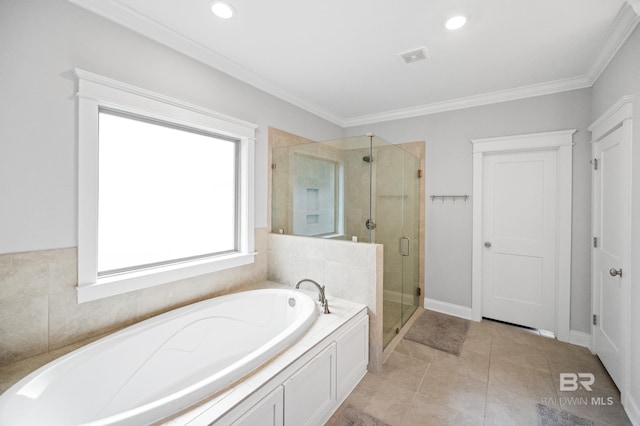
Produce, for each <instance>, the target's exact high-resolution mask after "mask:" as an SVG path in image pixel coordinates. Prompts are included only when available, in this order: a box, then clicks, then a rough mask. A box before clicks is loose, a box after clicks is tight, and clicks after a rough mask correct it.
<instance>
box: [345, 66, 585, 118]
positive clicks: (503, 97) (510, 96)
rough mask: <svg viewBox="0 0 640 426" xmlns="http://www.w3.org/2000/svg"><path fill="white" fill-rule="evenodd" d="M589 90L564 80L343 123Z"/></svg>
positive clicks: (581, 79)
mask: <svg viewBox="0 0 640 426" xmlns="http://www.w3.org/2000/svg"><path fill="white" fill-rule="evenodd" d="M589 86H590V84H589V83H588V82H587V81H586V79H585V78H584V77H574V78H567V79H563V80H556V81H551V82H547V83H540V84H532V85H529V86H522V87H517V88H514V89H506V90H499V91H496V92H490V93H483V94H480V95H473V96H467V97H464V98H457V99H451V100H447V101H442V102H435V103H430V104H425V105H418V106H416V107H412V108H404V109H399V110H394V111H387V112H382V113H379V114H369V115H362V116H359V117H353V118H348V119H346V120H344V127H353V126H360V125H363V124H374V123H380V122H382V121H391V120H400V119H403V118H413V117H419V116H422V115H430V114H437V113H440V112H446V111H454V110H458V109H464V108H472V107H477V106H483V105H490V104H497V103H500V102H509V101H515V100H519V99H526V98H532V97H535V96H543V95H550V94H553V93H560V92H567V91H570V90H577V89H584V88H586V87H589Z"/></svg>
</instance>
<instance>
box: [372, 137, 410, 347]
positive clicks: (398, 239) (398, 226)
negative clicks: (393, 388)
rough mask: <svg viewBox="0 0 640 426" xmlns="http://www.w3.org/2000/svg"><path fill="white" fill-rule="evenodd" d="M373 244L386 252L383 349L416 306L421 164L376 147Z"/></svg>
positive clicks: (388, 148)
mask: <svg viewBox="0 0 640 426" xmlns="http://www.w3.org/2000/svg"><path fill="white" fill-rule="evenodd" d="M373 157H374V159H375V161H374V162H373V167H374V169H375V174H374V176H375V181H374V191H373V197H372V202H373V203H374V211H375V221H376V229H375V242H376V243H379V244H383V246H384V276H383V281H384V292H383V344H384V346H386V345H387V344H388V343H389V342H390V341H391V340H392V339H393V337H395V335H396V334H397V333H398V332H399V330H400V328H402V326H403V325H404V324H405V323H406V322H407V320H408V319H409V317H410V316H411V314H413V312H415V310H416V308H417V306H418V296H417V288H418V285H419V284H418V274H419V260H418V259H419V217H418V215H419V213H418V212H419V203H418V200H419V195H420V194H419V180H418V175H417V174H418V167H419V160H418V158H416V157H415V156H413V155H411V154H410V153H408V152H407V151H405V150H404V149H401V148H399V147H397V146H395V145H391V144H387V145H384V146H378V147H374V155H373Z"/></svg>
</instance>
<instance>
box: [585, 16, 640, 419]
mask: <svg viewBox="0 0 640 426" xmlns="http://www.w3.org/2000/svg"><path fill="white" fill-rule="evenodd" d="M626 95H633V96H634V100H633V125H634V129H633V142H632V162H633V165H632V177H631V179H632V180H631V185H632V199H631V204H632V209H633V213H632V217H631V265H630V266H631V302H630V305H631V312H630V314H631V319H630V320H631V348H630V354H629V355H630V359H631V371H630V374H629V376H630V377H631V386H630V390H629V396H630V397H631V399H632V400H633V401H634V403H635V406H636V410H638V409H639V408H640V363H638V360H639V359H640V335H639V334H638V330H640V310H638V305H640V262H639V261H638V259H639V258H638V254H639V253H640V27H638V28H636V30H635V31H634V33H633V34H632V35H631V37H629V39H628V40H627V42H626V43H625V45H624V46H623V47H622V48H621V49H620V50H619V51H618V53H617V54H616V56H615V58H614V59H613V61H612V62H611V63H610V64H609V66H608V67H607V68H606V69H605V71H604V72H603V73H602V75H601V76H600V78H598V81H597V82H596V84H595V85H594V86H593V108H592V112H591V119H592V120H596V119H597V118H598V117H600V115H602V114H603V113H604V112H605V111H607V110H608V109H609V108H610V107H612V106H613V104H614V103H616V102H617V101H618V100H619V99H620V98H621V97H622V96H626ZM639 414H640V413H637V411H636V415H639ZM636 420H638V419H637V418H636Z"/></svg>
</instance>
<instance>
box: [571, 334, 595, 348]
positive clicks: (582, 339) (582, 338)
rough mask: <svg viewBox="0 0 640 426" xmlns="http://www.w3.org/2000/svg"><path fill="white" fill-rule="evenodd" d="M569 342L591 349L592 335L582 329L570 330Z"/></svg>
mask: <svg viewBox="0 0 640 426" xmlns="http://www.w3.org/2000/svg"><path fill="white" fill-rule="evenodd" d="M569 343H572V344H574V345H578V346H583V347H585V348H588V349H591V335H590V334H589V333H583V332H582V331H575V330H570V331H569Z"/></svg>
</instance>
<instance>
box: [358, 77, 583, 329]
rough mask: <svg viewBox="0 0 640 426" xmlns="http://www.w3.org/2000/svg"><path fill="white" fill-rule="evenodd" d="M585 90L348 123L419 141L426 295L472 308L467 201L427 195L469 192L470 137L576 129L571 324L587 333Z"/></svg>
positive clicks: (391, 138) (386, 135)
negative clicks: (422, 161) (422, 144)
mask: <svg viewBox="0 0 640 426" xmlns="http://www.w3.org/2000/svg"><path fill="white" fill-rule="evenodd" d="M590 99H591V90H590V89H583V90H575V91H570V92H564V93H558V94H554V95H548V96H540V97H535V98H529V99H524V100H519V101H512V102H505V103H501V104H495V105H487V106H481V107H474V108H468V109H462V110H458V111H450V112H444V113H440V114H433V115H428V116H423V117H416V118H410V119H404V120H395V121H388V122H384V123H378V124H375V125H366V126H359V127H352V128H349V129H347V130H346V131H347V133H348V134H349V135H355V134H362V133H365V132H373V133H375V134H376V135H378V136H380V137H382V138H383V139H386V140H388V141H390V142H393V143H401V142H407V141H415V140H425V141H426V166H425V168H426V170H425V176H426V195H427V197H425V199H426V200H427V201H426V203H427V205H426V259H425V262H426V265H425V271H426V272H425V274H426V277H425V286H426V289H425V295H426V297H427V298H431V299H435V300H438V301H443V302H448V303H452V304H455V305H460V306H466V307H470V306H471V230H472V208H471V201H469V202H467V204H464V202H461V201H457V202H456V203H455V204H452V202H451V201H447V202H445V203H444V204H442V203H441V202H439V201H436V202H432V201H431V200H430V199H429V198H428V197H429V195H432V194H436V195H437V194H469V195H471V194H472V184H473V167H472V166H473V163H472V149H471V143H470V140H471V139H478V138H485V137H494V136H506V135H514V134H524V133H535V132H545V131H552V130H564V129H573V128H576V129H578V132H577V133H576V134H575V135H574V142H575V146H574V150H573V190H574V191H573V229H572V231H573V237H572V246H573V247H572V248H573V253H572V268H571V272H572V276H571V329H572V330H576V331H582V332H585V333H589V332H590V328H589V327H590V326H589V317H590V312H591V308H590V303H591V302H590V299H591V297H590V288H591V284H590V251H589V234H590V220H591V219H590V217H591V214H590V208H591V204H590V203H591V195H590V194H591V192H590V191H591V172H590V168H589V157H590V150H591V147H590V145H589V140H590V139H589V138H590V135H589V133H588V132H587V130H586V128H587V126H588V125H589V118H590V116H591V111H590V103H591V101H590Z"/></svg>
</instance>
